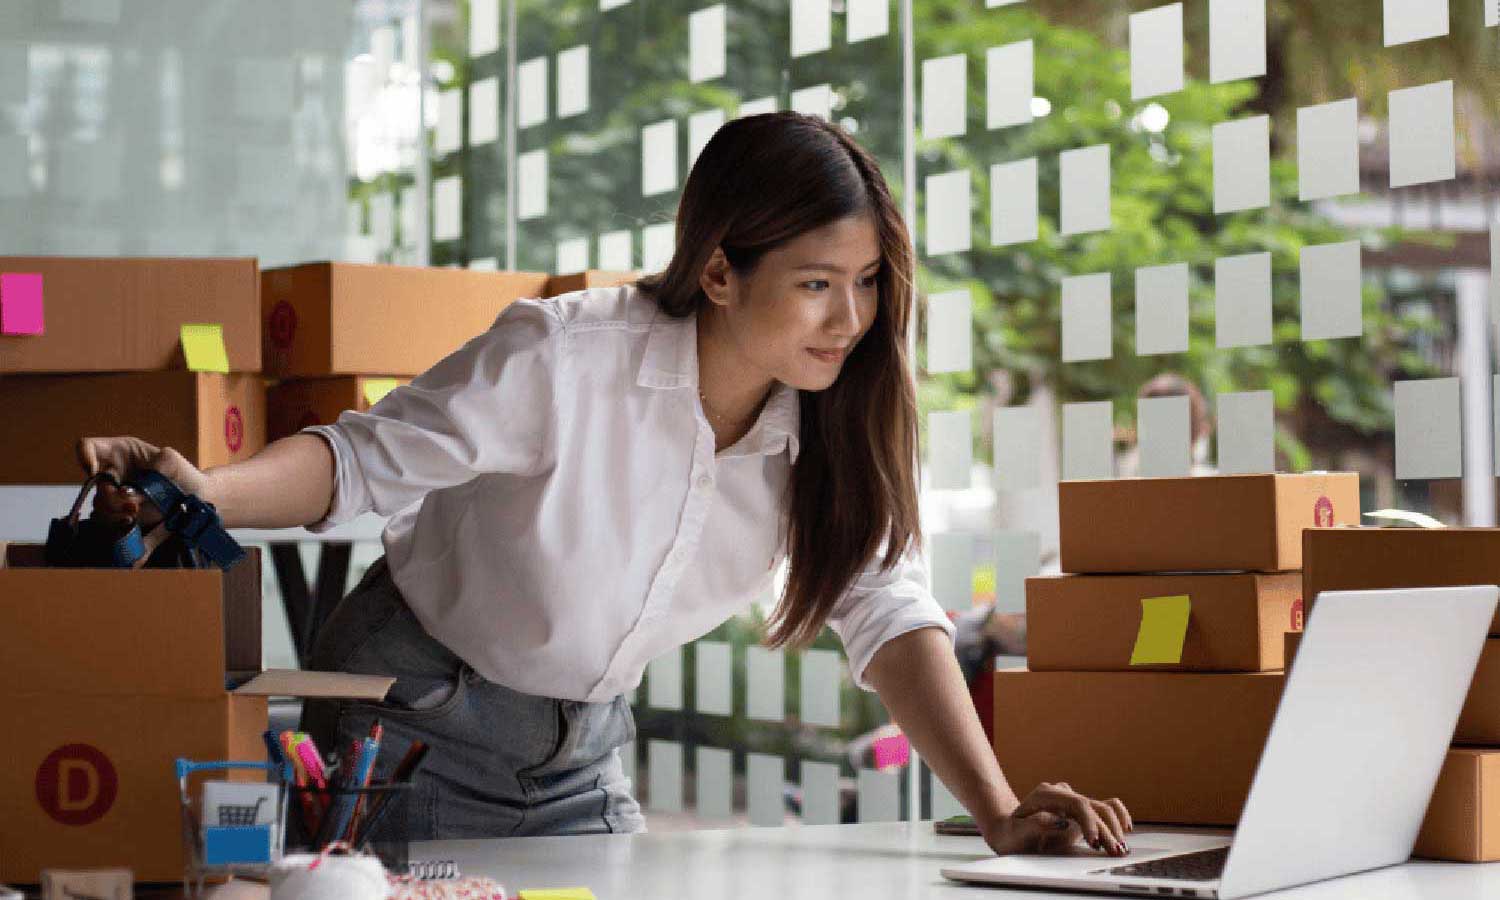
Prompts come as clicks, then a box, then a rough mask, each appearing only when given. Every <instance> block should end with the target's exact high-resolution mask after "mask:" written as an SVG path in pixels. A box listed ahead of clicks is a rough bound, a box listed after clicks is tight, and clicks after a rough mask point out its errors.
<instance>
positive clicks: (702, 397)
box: [698, 388, 739, 425]
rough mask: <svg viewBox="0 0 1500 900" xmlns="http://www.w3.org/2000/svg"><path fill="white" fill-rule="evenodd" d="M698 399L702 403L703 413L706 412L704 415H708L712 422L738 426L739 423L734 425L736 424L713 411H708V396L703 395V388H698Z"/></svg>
mask: <svg viewBox="0 0 1500 900" xmlns="http://www.w3.org/2000/svg"><path fill="white" fill-rule="evenodd" d="M698 399H699V400H702V401H703V411H704V412H706V413H708V417H709V418H710V419H713V420H715V421H717V422H718V423H719V424H720V425H735V424H739V423H736V422H731V421H728V420H726V419H725V418H724V417H723V416H721V415H719V414H718V413H716V412H714V411H713V410H711V409H709V408H708V395H707V394H705V393H703V388H698Z"/></svg>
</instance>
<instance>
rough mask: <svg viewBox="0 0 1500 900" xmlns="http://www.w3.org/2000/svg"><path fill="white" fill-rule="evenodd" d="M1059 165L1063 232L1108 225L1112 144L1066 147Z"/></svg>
mask: <svg viewBox="0 0 1500 900" xmlns="http://www.w3.org/2000/svg"><path fill="white" fill-rule="evenodd" d="M1058 165H1059V174H1060V181H1061V183H1062V187H1061V190H1060V193H1061V195H1062V199H1061V203H1060V205H1061V207H1062V211H1061V214H1060V215H1059V217H1058V218H1059V225H1058V230H1059V233H1061V234H1064V235H1068V234H1084V233H1087V232H1090V231H1104V230H1106V229H1108V228H1109V225H1110V202H1109V181H1110V178H1109V145H1108V144H1099V145H1097V146H1094V147H1080V148H1078V149H1076V150H1064V151H1063V152H1062V153H1061V154H1060V156H1059V158H1058Z"/></svg>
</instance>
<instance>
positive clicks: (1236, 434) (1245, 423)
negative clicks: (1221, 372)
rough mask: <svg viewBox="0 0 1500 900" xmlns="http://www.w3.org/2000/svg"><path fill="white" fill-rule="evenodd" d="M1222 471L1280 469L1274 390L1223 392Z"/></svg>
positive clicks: (1248, 471) (1249, 473) (1220, 408)
mask: <svg viewBox="0 0 1500 900" xmlns="http://www.w3.org/2000/svg"><path fill="white" fill-rule="evenodd" d="M1218 404H1219V428H1218V441H1219V474H1220V475H1252V474H1256V473H1261V472H1274V471H1276V409H1275V398H1274V397H1273V396H1272V395H1271V392H1270V391H1242V392H1237V393H1227V394H1220V395H1219V397H1218Z"/></svg>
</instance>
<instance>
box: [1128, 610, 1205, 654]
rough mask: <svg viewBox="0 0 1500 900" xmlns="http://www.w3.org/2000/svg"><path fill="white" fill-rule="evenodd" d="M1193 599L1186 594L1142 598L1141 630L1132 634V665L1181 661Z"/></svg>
mask: <svg viewBox="0 0 1500 900" xmlns="http://www.w3.org/2000/svg"><path fill="white" fill-rule="evenodd" d="M1191 611H1192V601H1191V600H1189V599H1188V596H1187V595H1186V594H1180V595H1178V596H1175V597H1145V598H1143V599H1142V600H1141V630H1140V632H1139V633H1137V634H1136V636H1135V650H1134V651H1132V652H1131V654H1130V664H1131V665H1132V666H1148V665H1153V664H1158V665H1159V664H1163V663H1180V662H1182V642H1183V640H1185V639H1186V638H1187V628H1188V615H1189V614H1190V613H1191Z"/></svg>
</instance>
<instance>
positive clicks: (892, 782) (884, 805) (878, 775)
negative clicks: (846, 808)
mask: <svg viewBox="0 0 1500 900" xmlns="http://www.w3.org/2000/svg"><path fill="white" fill-rule="evenodd" d="M858 786H859V787H858V790H859V807H858V809H859V820H860V821H861V822H895V821H898V820H899V819H900V818H901V795H900V792H899V782H898V781H897V776H896V773H895V772H877V771H875V770H874V769H860V770H859V780H858Z"/></svg>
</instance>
